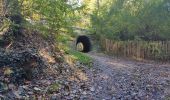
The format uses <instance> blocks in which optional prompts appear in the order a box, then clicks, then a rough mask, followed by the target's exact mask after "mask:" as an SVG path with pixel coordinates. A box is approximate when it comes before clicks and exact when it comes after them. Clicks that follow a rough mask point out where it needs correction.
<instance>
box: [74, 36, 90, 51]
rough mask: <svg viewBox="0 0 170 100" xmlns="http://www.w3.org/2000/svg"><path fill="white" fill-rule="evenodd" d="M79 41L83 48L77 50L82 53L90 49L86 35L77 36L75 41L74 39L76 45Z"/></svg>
mask: <svg viewBox="0 0 170 100" xmlns="http://www.w3.org/2000/svg"><path fill="white" fill-rule="evenodd" d="M80 43H81V44H82V46H83V48H82V50H79V51H81V52H84V53H88V52H90V51H91V47H92V44H91V41H90V38H89V37H88V36H85V35H82V36H78V38H77V41H76V47H77V46H78V44H80Z"/></svg>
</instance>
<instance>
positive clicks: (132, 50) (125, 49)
mask: <svg viewBox="0 0 170 100" xmlns="http://www.w3.org/2000/svg"><path fill="white" fill-rule="evenodd" d="M101 46H102V49H104V50H105V51H106V52H107V53H109V54H113V55H115V56H123V57H128V58H133V59H137V60H143V59H146V60H160V61H165V62H170V41H113V40H109V39H105V38H103V39H101Z"/></svg>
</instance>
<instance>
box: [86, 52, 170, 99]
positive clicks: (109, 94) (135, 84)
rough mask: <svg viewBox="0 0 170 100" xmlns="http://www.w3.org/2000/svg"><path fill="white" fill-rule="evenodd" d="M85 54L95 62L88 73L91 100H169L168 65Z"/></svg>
mask: <svg viewBox="0 0 170 100" xmlns="http://www.w3.org/2000/svg"><path fill="white" fill-rule="evenodd" d="M88 55H89V56H91V57H92V58H93V59H94V66H93V68H92V69H91V71H87V75H89V80H90V84H91V88H90V90H91V92H92V94H90V95H89V96H90V97H92V99H94V100H117V99H120V100H166V99H167V100H169V99H170V65H168V64H166V65H163V64H156V63H155V64H154V63H142V62H135V61H126V60H122V59H117V58H111V57H109V56H106V55H104V54H97V53H96V54H95V53H90V54H88ZM87 98H88V96H87Z"/></svg>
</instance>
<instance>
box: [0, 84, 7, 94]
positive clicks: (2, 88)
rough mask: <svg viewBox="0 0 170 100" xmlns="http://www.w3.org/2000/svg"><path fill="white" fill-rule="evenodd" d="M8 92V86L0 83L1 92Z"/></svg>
mask: <svg viewBox="0 0 170 100" xmlns="http://www.w3.org/2000/svg"><path fill="white" fill-rule="evenodd" d="M7 90H8V86H7V84H5V83H3V82H0V92H5V91H7Z"/></svg>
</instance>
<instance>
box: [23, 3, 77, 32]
mask: <svg viewBox="0 0 170 100" xmlns="http://www.w3.org/2000/svg"><path fill="white" fill-rule="evenodd" d="M20 3H21V9H22V14H23V16H24V17H25V19H27V20H29V21H30V22H31V23H32V24H33V25H34V27H33V28H36V29H39V30H40V31H42V32H43V33H45V34H46V33H47V34H56V33H62V32H68V31H70V27H71V26H72V25H74V23H75V21H76V20H77V16H76V15H75V12H76V11H78V10H80V9H79V7H74V4H73V5H71V4H68V3H67V2H66V1H65V0H29V1H28V0H20Z"/></svg>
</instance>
